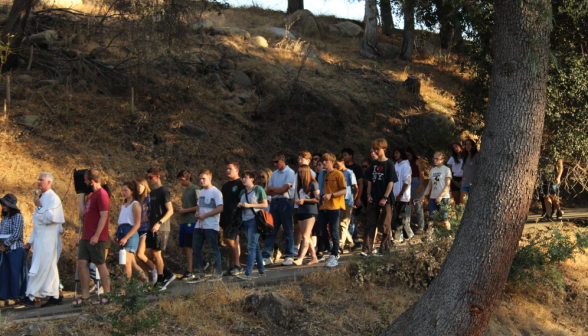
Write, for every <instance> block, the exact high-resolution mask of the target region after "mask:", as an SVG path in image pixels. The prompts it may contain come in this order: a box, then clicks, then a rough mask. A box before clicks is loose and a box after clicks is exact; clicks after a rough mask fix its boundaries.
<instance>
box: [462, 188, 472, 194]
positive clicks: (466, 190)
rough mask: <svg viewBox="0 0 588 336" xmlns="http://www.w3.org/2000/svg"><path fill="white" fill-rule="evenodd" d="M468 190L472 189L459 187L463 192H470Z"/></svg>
mask: <svg viewBox="0 0 588 336" xmlns="http://www.w3.org/2000/svg"><path fill="white" fill-rule="evenodd" d="M470 189H472V187H461V190H463V191H465V192H468V193H469V192H470Z"/></svg>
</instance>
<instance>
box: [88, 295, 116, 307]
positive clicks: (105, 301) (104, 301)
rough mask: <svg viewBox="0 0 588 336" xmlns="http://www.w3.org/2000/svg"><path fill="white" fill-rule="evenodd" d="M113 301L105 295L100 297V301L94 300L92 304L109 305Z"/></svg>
mask: <svg viewBox="0 0 588 336" xmlns="http://www.w3.org/2000/svg"><path fill="white" fill-rule="evenodd" d="M111 303H112V301H111V300H110V297H106V296H105V297H102V298H100V301H96V302H92V305H93V306H99V305H102V306H107V305H109V304H111Z"/></svg>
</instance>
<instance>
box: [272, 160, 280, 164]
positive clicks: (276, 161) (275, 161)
mask: <svg viewBox="0 0 588 336" xmlns="http://www.w3.org/2000/svg"><path fill="white" fill-rule="evenodd" d="M272 161H273V162H274V164H276V163H278V162H280V160H272Z"/></svg>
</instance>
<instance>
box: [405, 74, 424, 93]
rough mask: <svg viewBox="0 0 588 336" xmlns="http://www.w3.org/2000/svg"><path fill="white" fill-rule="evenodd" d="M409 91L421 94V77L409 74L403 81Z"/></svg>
mask: <svg viewBox="0 0 588 336" xmlns="http://www.w3.org/2000/svg"><path fill="white" fill-rule="evenodd" d="M403 85H404V87H405V88H406V90H407V91H408V92H412V93H416V94H421V79H420V78H418V77H414V76H408V78H407V79H406V80H405V81H404V83H403Z"/></svg>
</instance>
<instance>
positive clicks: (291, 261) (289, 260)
mask: <svg viewBox="0 0 588 336" xmlns="http://www.w3.org/2000/svg"><path fill="white" fill-rule="evenodd" d="M293 264H294V258H290V257H288V258H286V260H284V261H283V262H282V266H292V265H293Z"/></svg>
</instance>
